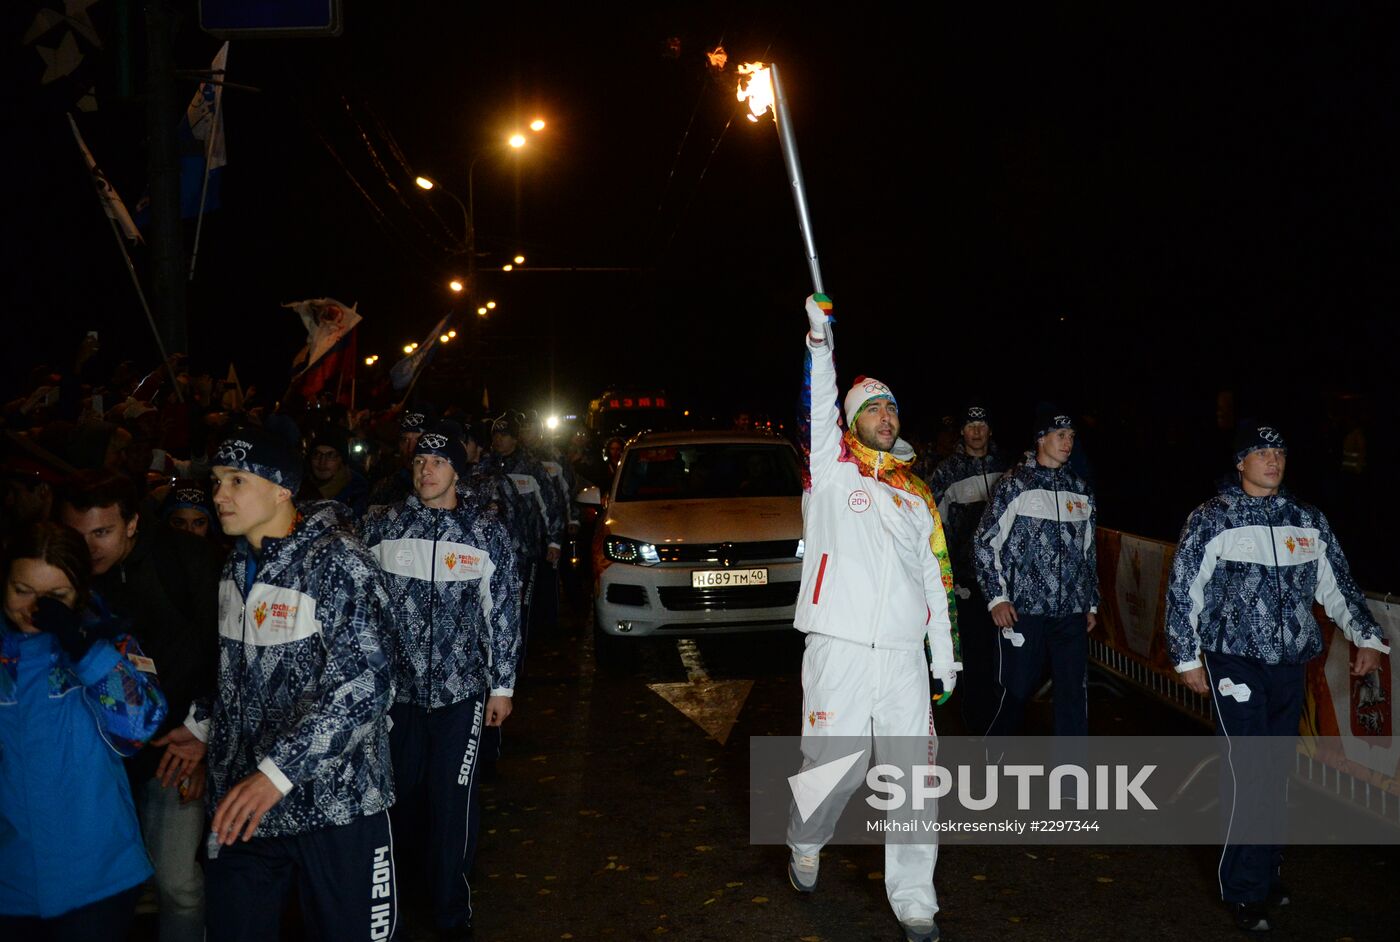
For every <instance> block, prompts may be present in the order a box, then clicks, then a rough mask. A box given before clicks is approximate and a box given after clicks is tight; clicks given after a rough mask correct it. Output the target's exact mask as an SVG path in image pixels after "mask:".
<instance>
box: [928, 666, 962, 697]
mask: <svg viewBox="0 0 1400 942" xmlns="http://www.w3.org/2000/svg"><path fill="white" fill-rule="evenodd" d="M957 685H958V672H957V671H956V670H948V671H940V670H935V671H934V672H933V688H932V692H933V698H934V699H933V702H934V703H936V704H938V705H939V706H942V705H943V704H945V703H947V702H948V698H949V697H951V696H952V695H953V688H954V687H956V686H957Z"/></svg>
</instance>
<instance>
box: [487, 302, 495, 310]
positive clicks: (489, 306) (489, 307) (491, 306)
mask: <svg viewBox="0 0 1400 942" xmlns="http://www.w3.org/2000/svg"><path fill="white" fill-rule="evenodd" d="M486 307H487V308H488V309H490V310H492V311H494V310H495V309H496V302H495V301H487V302H486Z"/></svg>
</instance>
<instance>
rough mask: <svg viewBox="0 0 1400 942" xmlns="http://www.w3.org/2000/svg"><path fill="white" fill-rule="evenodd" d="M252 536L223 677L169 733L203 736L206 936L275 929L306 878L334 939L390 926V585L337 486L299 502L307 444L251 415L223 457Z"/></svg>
mask: <svg viewBox="0 0 1400 942" xmlns="http://www.w3.org/2000/svg"><path fill="white" fill-rule="evenodd" d="M213 464H214V469H213V470H214V479H215V482H216V483H215V488H214V504H215V507H216V508H217V509H218V512H219V518H220V520H221V522H222V524H223V528H224V532H226V533H228V534H229V535H230V536H234V537H240V538H241V539H239V540H238V541H237V542H236V544H235V547H234V550H233V553H232V554H231V555H230V556H229V559H228V561H227V562H226V563H225V565H224V570H223V577H222V581H221V583H220V586H219V646H220V653H219V677H218V687H217V691H216V693H215V694H214V696H213V698H212V702H211V701H196V703H195V705H194V707H193V708H192V709H191V711H190V716H189V718H187V719H186V721H185V725H184V726H183V727H181V728H180V729H177V730H175V731H174V732H173V733H171V734H170V735H169V736H167V737H166V739H167V740H168V741H169V743H170V748H174V749H177V750H186V751H188V752H190V753H192V754H194V755H195V756H196V757H198V754H199V753H200V752H202V751H203V750H204V748H205V744H206V743H207V751H208V768H209V796H210V804H211V805H212V806H213V808H214V812H213V820H212V822H211V829H212V832H213V833H212V834H211V836H210V839H209V851H210V858H211V859H210V861H209V865H208V868H207V869H206V872H205V876H206V895H207V908H206V909H207V913H208V920H207V929H208V933H209V934H208V938H209V939H210V940H214V942H220V940H254V939H267V938H275V937H276V935H277V926H278V921H279V916H280V910H281V903H282V900H283V899H284V898H285V895H286V893H287V891H288V890H290V888H291V886H292V885H293V884H295V885H296V886H297V888H298V895H299V898H300V902H301V907H302V911H303V914H304V916H305V918H306V921H307V922H308V923H309V924H313V925H315V926H316V927H317V930H318V932H319V934H320V935H321V936H322V937H323V938H327V939H349V938H362V937H364V936H365V935H366V934H369V935H370V937H383V938H388V937H389V935H390V934H391V933H392V928H393V926H394V923H395V918H396V911H395V907H396V906H397V901H396V899H397V898H396V893H395V889H394V881H395V877H394V861H393V847H392V839H391V837H390V829H389V819H388V808H389V806H390V805H391V804H392V803H393V798H394V793H393V782H392V779H391V775H390V768H389V741H388V740H389V735H388V727H387V722H386V720H387V714H388V708H389V701H390V697H391V689H392V677H391V672H390V659H391V655H392V651H391V650H390V649H387V648H386V642H388V641H390V638H389V637H388V626H389V611H388V609H389V598H388V595H387V593H386V592H385V591H384V585H383V582H382V580H381V578H380V575H379V567H378V565H377V564H376V562H375V559H374V557H372V556H370V555H369V553H368V552H367V551H366V550H365V548H364V546H363V545H361V544H360V542H359V541H358V540H356V539H355V538H354V537H353V536H352V535H351V534H350V533H349V531H348V529H347V527H348V524H349V514H348V512H347V510H346V508H345V506H344V505H343V504H340V503H338V502H335V501H314V502H308V503H306V504H302V505H301V506H297V505H296V504H294V503H293V502H292V495H293V494H294V493H295V492H296V490H297V488H298V486H299V485H300V483H301V481H300V476H301V471H302V461H301V456H300V454H298V453H297V451H296V449H294V448H292V447H291V446H289V445H288V443H286V442H285V441H283V440H281V439H279V438H276V437H274V436H272V435H269V434H267V433H265V432H261V431H257V430H253V429H249V430H245V431H243V432H240V433H237V434H236V435H235V437H233V438H230V439H227V440H226V441H224V443H223V444H222V445H221V446H220V447H219V450H218V452H217V453H216V455H215V457H214V460H213Z"/></svg>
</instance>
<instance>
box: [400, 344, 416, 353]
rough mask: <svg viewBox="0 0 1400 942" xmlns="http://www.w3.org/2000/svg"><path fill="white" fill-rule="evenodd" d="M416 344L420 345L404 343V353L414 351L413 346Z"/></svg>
mask: <svg viewBox="0 0 1400 942" xmlns="http://www.w3.org/2000/svg"><path fill="white" fill-rule="evenodd" d="M416 346H418V345H417V344H414V343H406V344H404V345H403V352H404V353H412V352H413V348H414V347H416Z"/></svg>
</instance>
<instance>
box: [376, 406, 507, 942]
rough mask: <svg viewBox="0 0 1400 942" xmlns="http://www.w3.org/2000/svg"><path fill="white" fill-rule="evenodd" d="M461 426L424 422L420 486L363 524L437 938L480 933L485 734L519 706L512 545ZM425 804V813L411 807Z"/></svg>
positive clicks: (409, 818)
mask: <svg viewBox="0 0 1400 942" xmlns="http://www.w3.org/2000/svg"><path fill="white" fill-rule="evenodd" d="M460 434H461V429H460V427H459V426H457V424H456V423H454V422H441V423H438V424H437V425H435V426H430V427H428V428H427V429H425V430H424V432H423V434H422V435H421V436H420V437H419V438H418V443H417V445H416V446H415V454H414V457H413V464H412V468H413V490H414V493H413V494H412V495H410V496H409V497H408V498H407V499H405V500H404V501H403V502H402V503H400V504H396V505H392V506H389V507H381V508H377V509H375V510H372V511H370V513H369V514H368V515H367V516H366V517H365V519H364V520H363V521H361V524H360V536H361V539H362V540H363V541H364V543H365V545H366V546H367V547H368V548H369V551H370V553H371V554H372V555H373V556H374V557H375V558H376V559H377V560H378V562H379V565H380V566H381V567H383V570H384V579H385V582H386V584H387V586H388V590H389V597H390V599H391V602H392V605H391V611H392V612H393V613H394V627H393V631H394V634H395V636H396V639H395V643H394V649H395V651H396V657H395V663H394V680H395V690H396V693H395V697H394V699H395V703H394V706H393V708H392V710H391V712H390V718H391V719H392V721H393V724H392V728H391V730H390V734H389V745H390V750H389V751H390V755H391V756H392V757H393V763H394V788H395V791H396V792H397V794H398V795H399V804H398V805H396V806H395V809H394V824H395V830H396V831H398V832H399V833H400V834H408V835H410V836H415V837H416V836H418V835H419V834H420V833H421V825H423V824H426V825H427V838H428V840H427V846H428V848H429V855H428V868H427V871H428V877H429V884H430V887H431V898H432V902H433V914H434V918H435V921H436V923H437V928H438V931H439V937H440V938H441V937H448V938H470V937H471V932H472V915H473V914H472V904H471V886H470V885H469V883H468V878H469V876H470V874H471V868H472V860H473V857H474V855H475V850H476V846H475V845H476V836H477V830H478V827H479V821H480V814H481V812H480V804H479V799H478V797H477V780H478V767H479V765H480V761H479V760H480V753H481V737H482V732H483V729H484V728H485V727H499V726H500V725H501V724H502V723H503V722H504V721H505V719H506V717H508V716H509V715H510V712H511V697H512V695H513V694H514V687H515V667H516V663H517V660H518V658H519V655H520V580H519V577H518V576H517V575H516V569H515V552H514V550H513V548H512V547H511V543H510V537H509V535H508V534H507V533H506V532H505V530H504V528H503V527H502V526H501V524H500V521H499V519H498V518H497V516H496V514H495V512H494V510H492V509H491V508H490V507H489V506H486V505H483V504H482V503H481V502H479V501H477V500H474V499H473V498H472V496H471V495H470V494H469V492H468V491H467V488H466V484H465V482H464V481H463V480H462V479H461V478H460V476H459V472H458V469H461V470H463V471H465V470H466V469H467V455H466V449H465V447H464V446H463V443H462V441H461V438H460V437H459V436H460ZM424 790H426V793H427V794H426V799H427V800H426V802H423V801H422V800H421V797H420V794H419V793H420V792H421V791H424ZM424 804H426V811H427V815H426V818H427V820H426V821H424V820H423V818H424V816H423V815H421V814H413V812H415V811H418V810H419V809H420V808H422V807H423V806H424ZM412 843H413V844H417V845H418V846H422V845H421V842H417V841H415V842H412ZM410 846H412V845H410Z"/></svg>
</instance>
